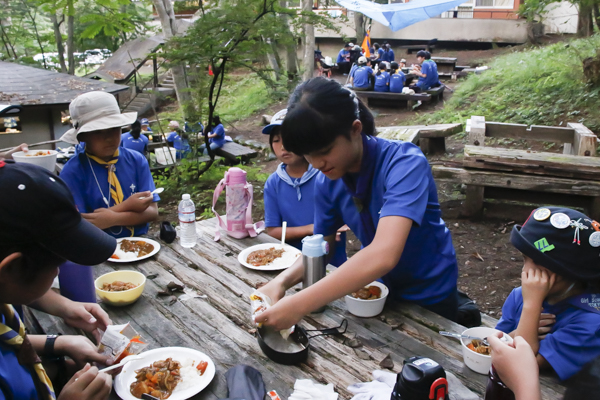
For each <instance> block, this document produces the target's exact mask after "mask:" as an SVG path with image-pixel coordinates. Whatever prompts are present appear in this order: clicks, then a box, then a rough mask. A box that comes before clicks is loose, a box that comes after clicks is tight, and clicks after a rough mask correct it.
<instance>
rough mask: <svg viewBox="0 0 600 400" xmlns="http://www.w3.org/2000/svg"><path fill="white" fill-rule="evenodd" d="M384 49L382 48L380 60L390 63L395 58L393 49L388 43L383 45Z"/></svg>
mask: <svg viewBox="0 0 600 400" xmlns="http://www.w3.org/2000/svg"><path fill="white" fill-rule="evenodd" d="M384 47H385V49H384V50H383V55H382V56H381V61H387V62H389V63H391V62H392V61H394V60H395V59H396V56H395V55H394V50H392V47H391V46H390V45H389V43H388V44H385V45H384Z"/></svg>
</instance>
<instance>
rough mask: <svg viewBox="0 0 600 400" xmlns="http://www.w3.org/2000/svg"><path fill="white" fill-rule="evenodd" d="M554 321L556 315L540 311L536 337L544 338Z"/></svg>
mask: <svg viewBox="0 0 600 400" xmlns="http://www.w3.org/2000/svg"><path fill="white" fill-rule="evenodd" d="M555 323H556V315H554V314H548V313H541V314H540V324H539V326H538V338H539V339H540V340H542V339H544V338H545V337H546V335H547V334H548V333H550V331H551V330H552V326H553V325H554V324H555Z"/></svg>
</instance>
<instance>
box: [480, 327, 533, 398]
mask: <svg viewBox="0 0 600 400" xmlns="http://www.w3.org/2000/svg"><path fill="white" fill-rule="evenodd" d="M488 341H489V342H490V345H491V347H492V365H493V366H494V368H495V369H496V372H497V373H498V376H499V377H500V379H501V380H502V382H503V383H504V384H505V385H506V386H508V387H509V388H510V389H511V390H512V391H513V392H514V393H515V396H516V398H517V400H520V399H528V400H536V399H540V398H541V396H540V388H539V367H538V363H537V360H536V358H535V354H533V350H532V349H531V346H529V344H528V343H527V341H526V340H525V339H523V338H522V337H521V336H517V337H516V338H515V340H514V341H513V343H511V344H507V343H504V342H502V341H501V340H500V339H499V338H498V337H496V336H489V337H488Z"/></svg>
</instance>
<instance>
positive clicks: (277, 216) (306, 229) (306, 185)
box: [262, 109, 346, 267]
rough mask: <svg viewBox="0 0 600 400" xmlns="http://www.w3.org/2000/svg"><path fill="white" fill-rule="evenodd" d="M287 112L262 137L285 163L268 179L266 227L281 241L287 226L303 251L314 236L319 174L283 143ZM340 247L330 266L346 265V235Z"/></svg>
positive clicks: (294, 243) (292, 241) (289, 237)
mask: <svg viewBox="0 0 600 400" xmlns="http://www.w3.org/2000/svg"><path fill="white" fill-rule="evenodd" d="M286 114H287V109H283V110H281V111H279V112H277V113H276V114H275V115H274V116H273V118H271V123H270V124H269V125H267V126H265V127H264V128H263V130H262V133H264V134H265V135H269V144H270V145H271V150H272V151H273V153H274V154H275V155H276V156H277V159H278V160H279V161H281V164H279V165H278V166H277V171H275V173H273V174H272V175H271V176H269V178H268V179H267V182H266V183H265V187H264V201H265V225H266V227H267V234H269V236H272V237H274V238H276V239H281V235H282V223H283V221H286V222H287V229H286V234H285V238H286V242H287V243H288V244H290V245H291V246H294V247H296V248H297V249H298V250H302V242H301V240H302V239H303V238H304V237H306V236H311V235H312V234H313V219H314V214H315V201H314V198H315V190H314V186H315V185H314V182H315V180H314V177H315V176H316V175H317V173H318V172H319V170H317V169H315V168H313V166H312V165H310V164H309V163H308V161H306V159H305V158H304V157H302V156H299V155H296V154H294V153H291V152H289V151H287V150H286V149H285V148H284V147H283V141H282V140H281V124H282V123H283V120H284V118H285V115H286ZM339 240H340V242H339V243H341V244H340V245H337V246H335V247H336V252H335V255H334V256H333V257H332V259H331V261H330V263H331V264H332V265H335V266H336V267H337V266H340V265H342V264H343V263H344V262H345V261H346V246H345V244H346V234H345V233H342V234H341V235H339Z"/></svg>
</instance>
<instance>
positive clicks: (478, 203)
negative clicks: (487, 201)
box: [463, 185, 485, 217]
mask: <svg viewBox="0 0 600 400" xmlns="http://www.w3.org/2000/svg"><path fill="white" fill-rule="evenodd" d="M484 189H485V187H483V186H475V185H468V186H467V193H466V194H467V198H466V199H465V202H464V203H463V213H464V216H465V217H475V216H479V215H481V214H482V213H483V192H484Z"/></svg>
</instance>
